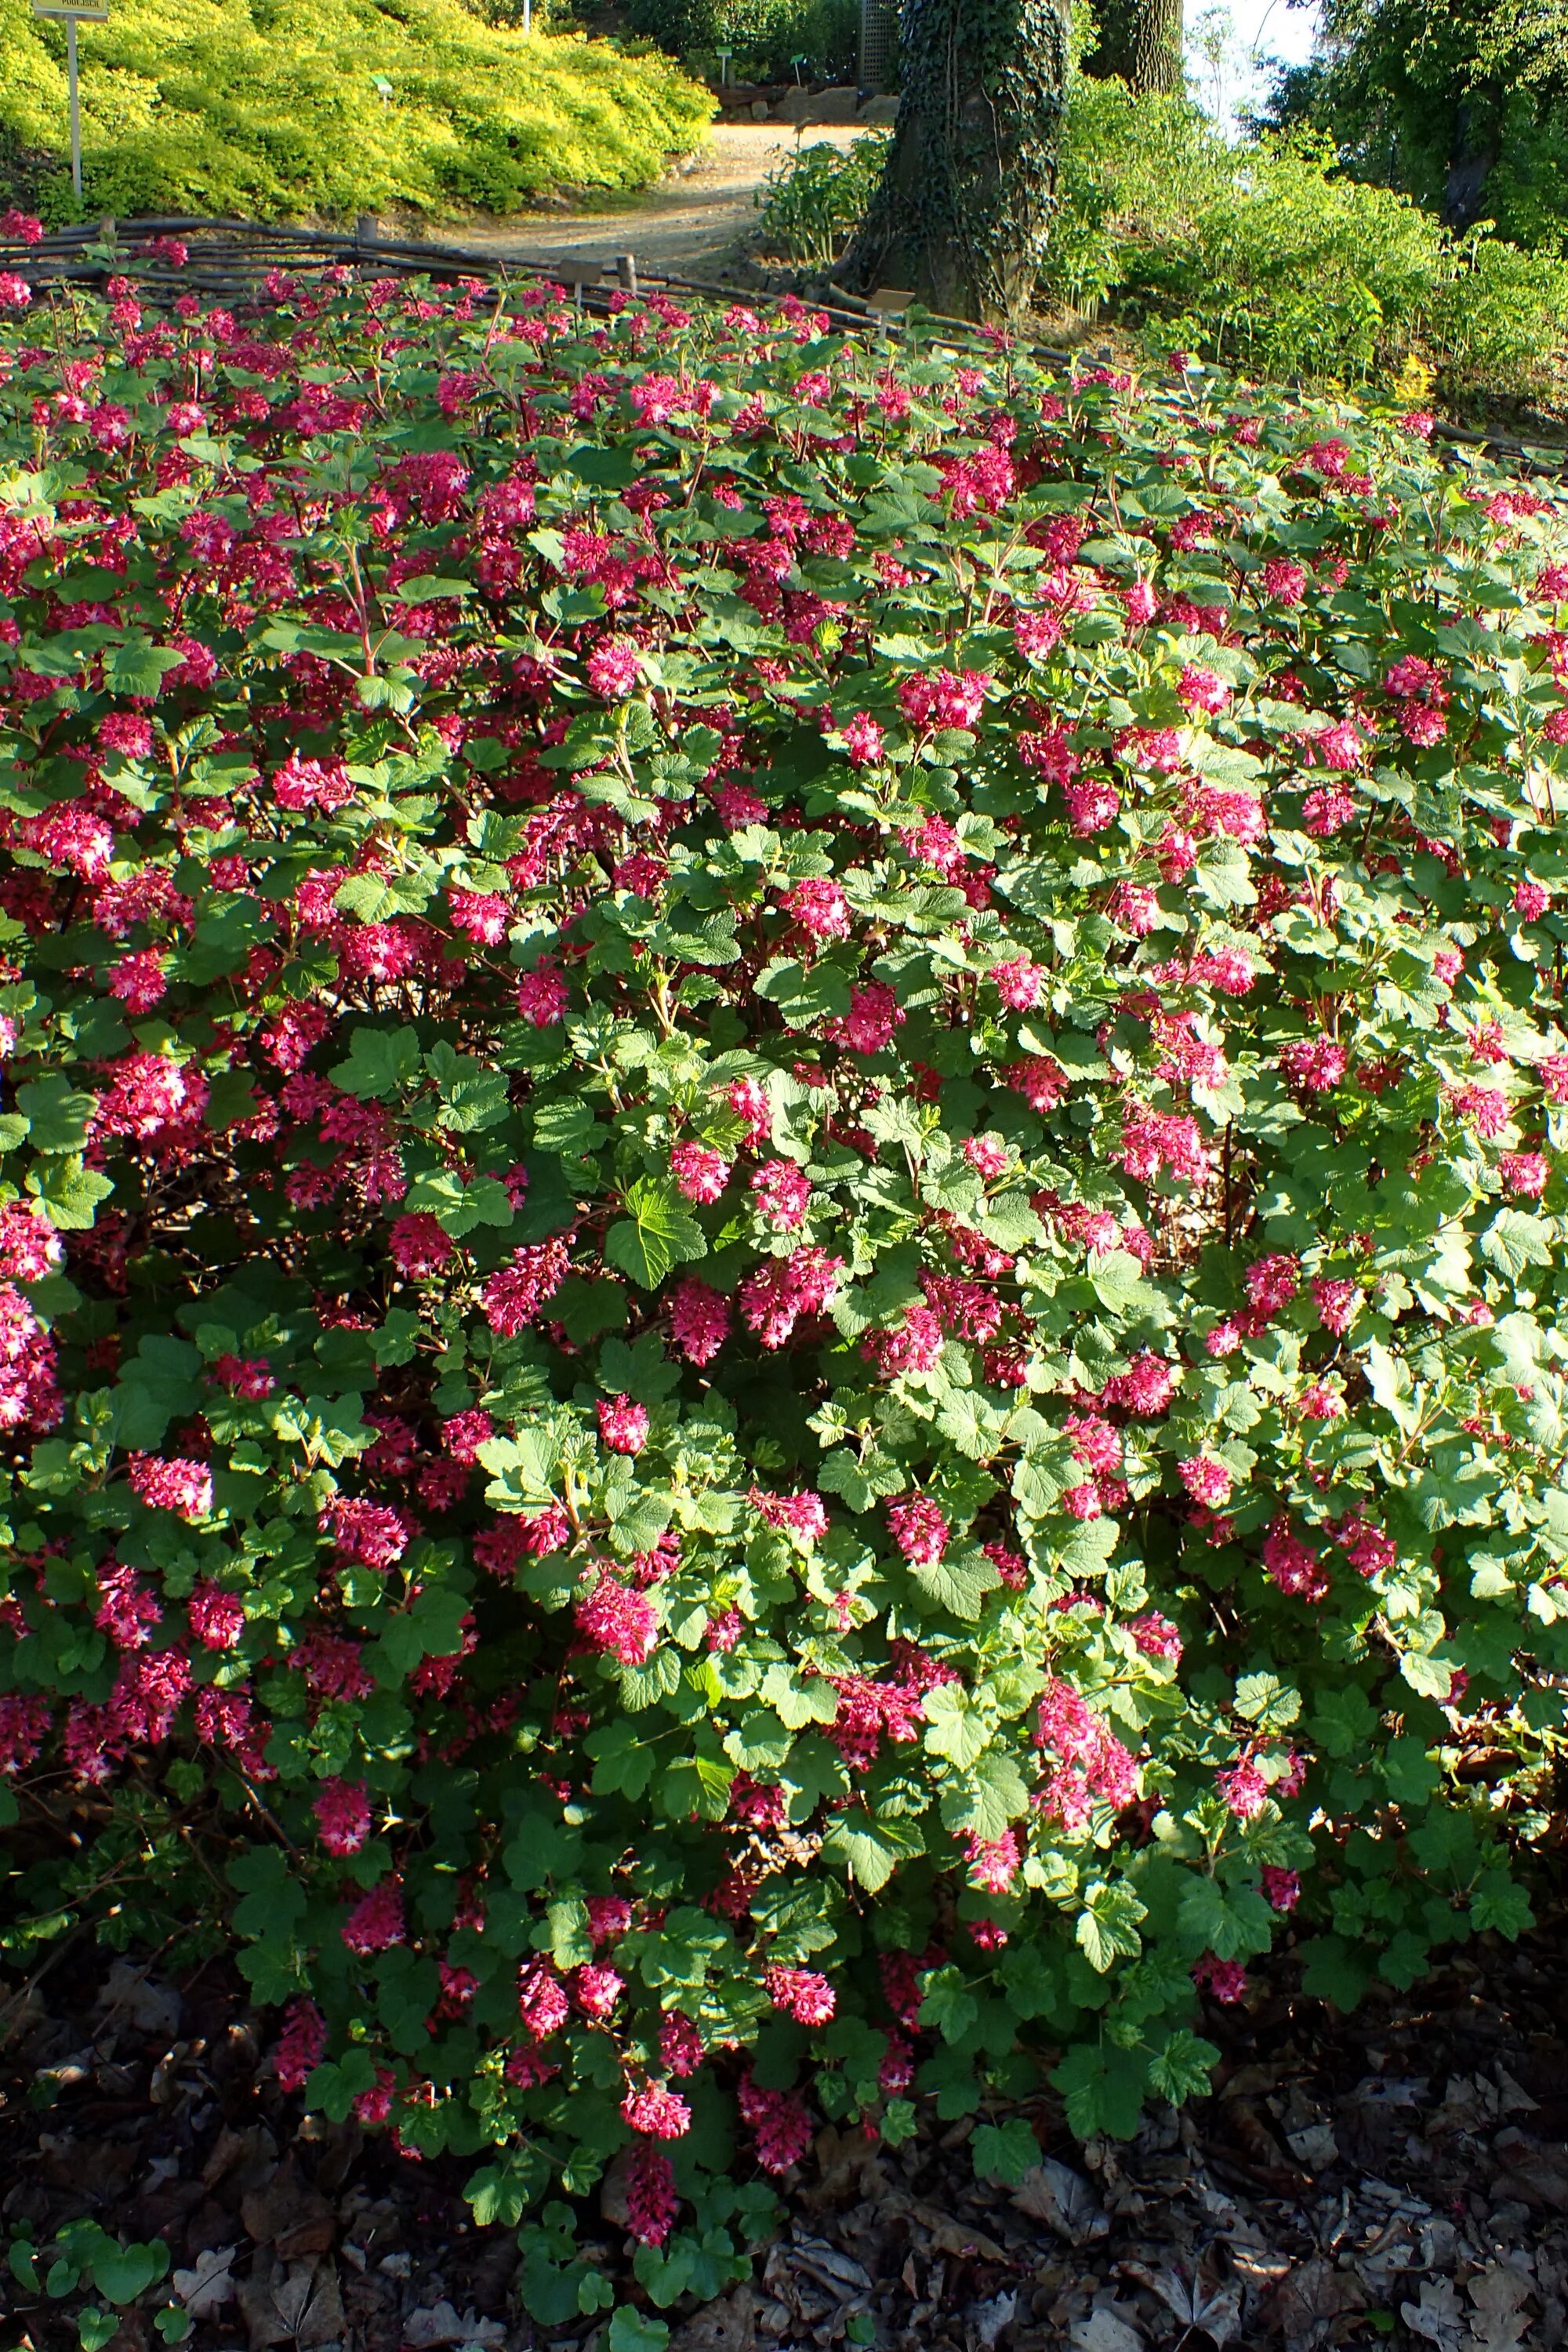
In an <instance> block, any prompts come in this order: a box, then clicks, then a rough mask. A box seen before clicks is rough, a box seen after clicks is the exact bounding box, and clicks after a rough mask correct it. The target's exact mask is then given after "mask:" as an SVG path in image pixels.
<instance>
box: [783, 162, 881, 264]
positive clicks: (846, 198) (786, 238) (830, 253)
mask: <svg viewBox="0 0 1568 2352" xmlns="http://www.w3.org/2000/svg"><path fill="white" fill-rule="evenodd" d="M890 135H891V134H890V133H889V132H888V131H867V132H866V133H865V135H864V136H863V137H862V138H859V139H852V140H851V141H850V142H849V144H848V146H847V147H835V146H834V145H832V143H831V142H829V141H827V140H825V139H814V140H809V141H805V142H803V143H802V144H801V145H800V146H798V147H797V148H796V149H795V153H794V154H793V155H790V156H788V157H786V159H785V160H784V163H781V164H780V165H779V166H778V169H777V170H776V171H774V172H772V173H769V175H768V177H767V178H766V179H765V180H764V181H763V184H762V186H761V187H760V188H759V189H758V190H757V194H756V199H755V201H756V205H757V210H758V212H759V214H760V215H761V219H760V221H759V224H758V226H759V227H760V229H761V231H762V236H763V241H764V243H765V244H766V246H767V248H768V250H769V251H770V252H773V253H781V254H785V255H787V256H788V257H789V258H790V259H791V260H794V261H814V262H816V263H818V264H826V263H827V262H830V261H832V260H834V259H835V258H836V257H837V255H838V254H839V253H841V252H842V251H843V249H844V247H845V246H846V245H847V243H848V241H849V237H850V234H851V232H852V231H853V230H854V228H855V226H856V225H857V223H858V221H859V220H860V219H861V218H862V216H863V215H864V214H865V211H866V207H867V205H868V204H869V203H870V201H871V197H872V194H873V192H874V191H875V188H876V185H877V183H878V181H879V179H880V177H881V174H882V166H883V164H884V163H886V161H887V156H888V142H889V137H890Z"/></svg>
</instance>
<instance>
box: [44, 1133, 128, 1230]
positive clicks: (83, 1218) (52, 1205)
mask: <svg viewBox="0 0 1568 2352" xmlns="http://www.w3.org/2000/svg"><path fill="white" fill-rule="evenodd" d="M27 1190H28V1192H31V1193H32V1194H33V1195H34V1196H35V1198H36V1199H37V1200H39V1201H41V1202H43V1204H44V1207H45V1208H46V1209H47V1211H48V1213H49V1216H50V1218H51V1220H52V1221H53V1223H55V1224H57V1225H58V1227H59V1229H60V1231H61V1232H62V1233H72V1234H84V1233H86V1232H88V1231H89V1228H90V1226H91V1224H92V1222H93V1219H94V1218H95V1217H96V1215H97V1213H98V1207H99V1203H100V1202H101V1201H107V1200H108V1198H109V1196H110V1193H111V1192H113V1190H114V1182H113V1179H112V1178H111V1177H109V1176H105V1175H104V1174H103V1173H102V1172H101V1171H100V1170H99V1169H97V1168H87V1167H84V1166H83V1164H82V1162H81V1160H79V1159H78V1158H77V1157H76V1155H75V1154H74V1153H73V1154H71V1155H70V1156H69V1157H68V1158H65V1159H59V1160H44V1161H42V1162H41V1163H40V1164H39V1165H38V1166H37V1167H36V1168H34V1169H32V1170H31V1171H29V1173H28V1176H27Z"/></svg>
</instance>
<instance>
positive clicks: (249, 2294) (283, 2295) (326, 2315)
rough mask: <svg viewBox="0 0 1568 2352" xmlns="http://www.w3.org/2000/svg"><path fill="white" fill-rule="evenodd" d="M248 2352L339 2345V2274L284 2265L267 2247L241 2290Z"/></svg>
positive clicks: (311, 2265)
mask: <svg viewBox="0 0 1568 2352" xmlns="http://www.w3.org/2000/svg"><path fill="white" fill-rule="evenodd" d="M238 2295H239V2307H240V2310H241V2312H242V2313H243V2314H244V2315H245V2324H246V2327H247V2330H248V2332H249V2336H250V2352H267V2347H269V2346H271V2345H274V2344H295V2345H298V2346H299V2347H300V2352H313V2347H319V2346H321V2345H326V2344H335V2343H337V2342H338V2341H339V2340H340V2339H341V2337H342V2334H343V2329H344V2326H345V2322H344V2319H343V2305H342V2296H341V2295H340V2294H339V2292H338V2280H337V2273H336V2271H335V2270H334V2269H333V2267H332V2265H331V2263H315V2262H299V2263H280V2262H279V2260H278V2258H277V2256H276V2255H275V2254H273V2253H272V2252H270V2251H269V2250H268V2248H267V2247H262V2248H261V2249H260V2251H259V2252H258V2254H257V2257H256V2260H255V2263H253V2264H252V2266H251V2273H250V2276H249V2277H248V2278H247V2279H242V2280H241V2281H240V2282H239V2284H238Z"/></svg>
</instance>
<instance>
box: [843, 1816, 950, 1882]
mask: <svg viewBox="0 0 1568 2352" xmlns="http://www.w3.org/2000/svg"><path fill="white" fill-rule="evenodd" d="M924 1852H925V1839H924V1837H923V1835H922V1834H921V1828H920V1824H919V1823H918V1822H909V1821H872V1820H871V1818H870V1816H869V1815H868V1814H867V1813H863V1812H860V1811H853V1812H846V1813H840V1814H839V1815H838V1816H837V1820H836V1821H835V1822H834V1823H833V1826H832V1827H831V1829H829V1831H828V1832H827V1834H826V1837H825V1838H824V1839H823V1841H822V1853H823V1858H824V1860H825V1861H827V1862H831V1863H837V1864H839V1866H840V1868H842V1869H844V1870H847V1872H848V1874H849V1875H850V1877H851V1878H853V1880H854V1881H855V1884H856V1885H858V1886H863V1887H864V1888H865V1889H866V1892H867V1894H868V1895H876V1894H879V1892H880V1891H881V1889H882V1888H883V1887H884V1886H886V1885H887V1883H888V1881H889V1878H891V1876H892V1874H893V1873H894V1871H895V1870H896V1869H897V1868H898V1865H899V1864H900V1862H909V1861H910V1860H912V1859H913V1858H914V1856H915V1855H917V1854H921V1853H924Z"/></svg>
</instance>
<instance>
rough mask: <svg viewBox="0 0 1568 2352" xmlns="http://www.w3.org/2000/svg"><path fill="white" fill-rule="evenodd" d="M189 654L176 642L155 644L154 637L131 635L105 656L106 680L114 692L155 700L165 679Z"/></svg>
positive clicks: (106, 683) (105, 682) (104, 675)
mask: <svg viewBox="0 0 1568 2352" xmlns="http://www.w3.org/2000/svg"><path fill="white" fill-rule="evenodd" d="M184 658H185V656H184V654H182V653H176V652H175V650H174V646H155V645H154V644H153V641H152V639H151V638H150V637H144V636H132V637H128V638H127V640H126V642H125V643H124V644H123V645H122V646H115V647H114V648H113V650H112V652H110V653H108V654H106V655H105V656H104V662H103V682H104V684H105V686H107V687H108V688H109V689H110V692H111V693H113V694H130V695H135V696H137V697H138V698H143V699H145V700H147V701H149V702H150V701H153V699H155V698H156V697H157V696H158V695H160V694H161V693H162V692H163V680H164V678H165V677H167V676H168V674H169V672H170V671H171V670H172V669H178V668H179V667H180V664H181V663H182V662H183V661H184Z"/></svg>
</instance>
